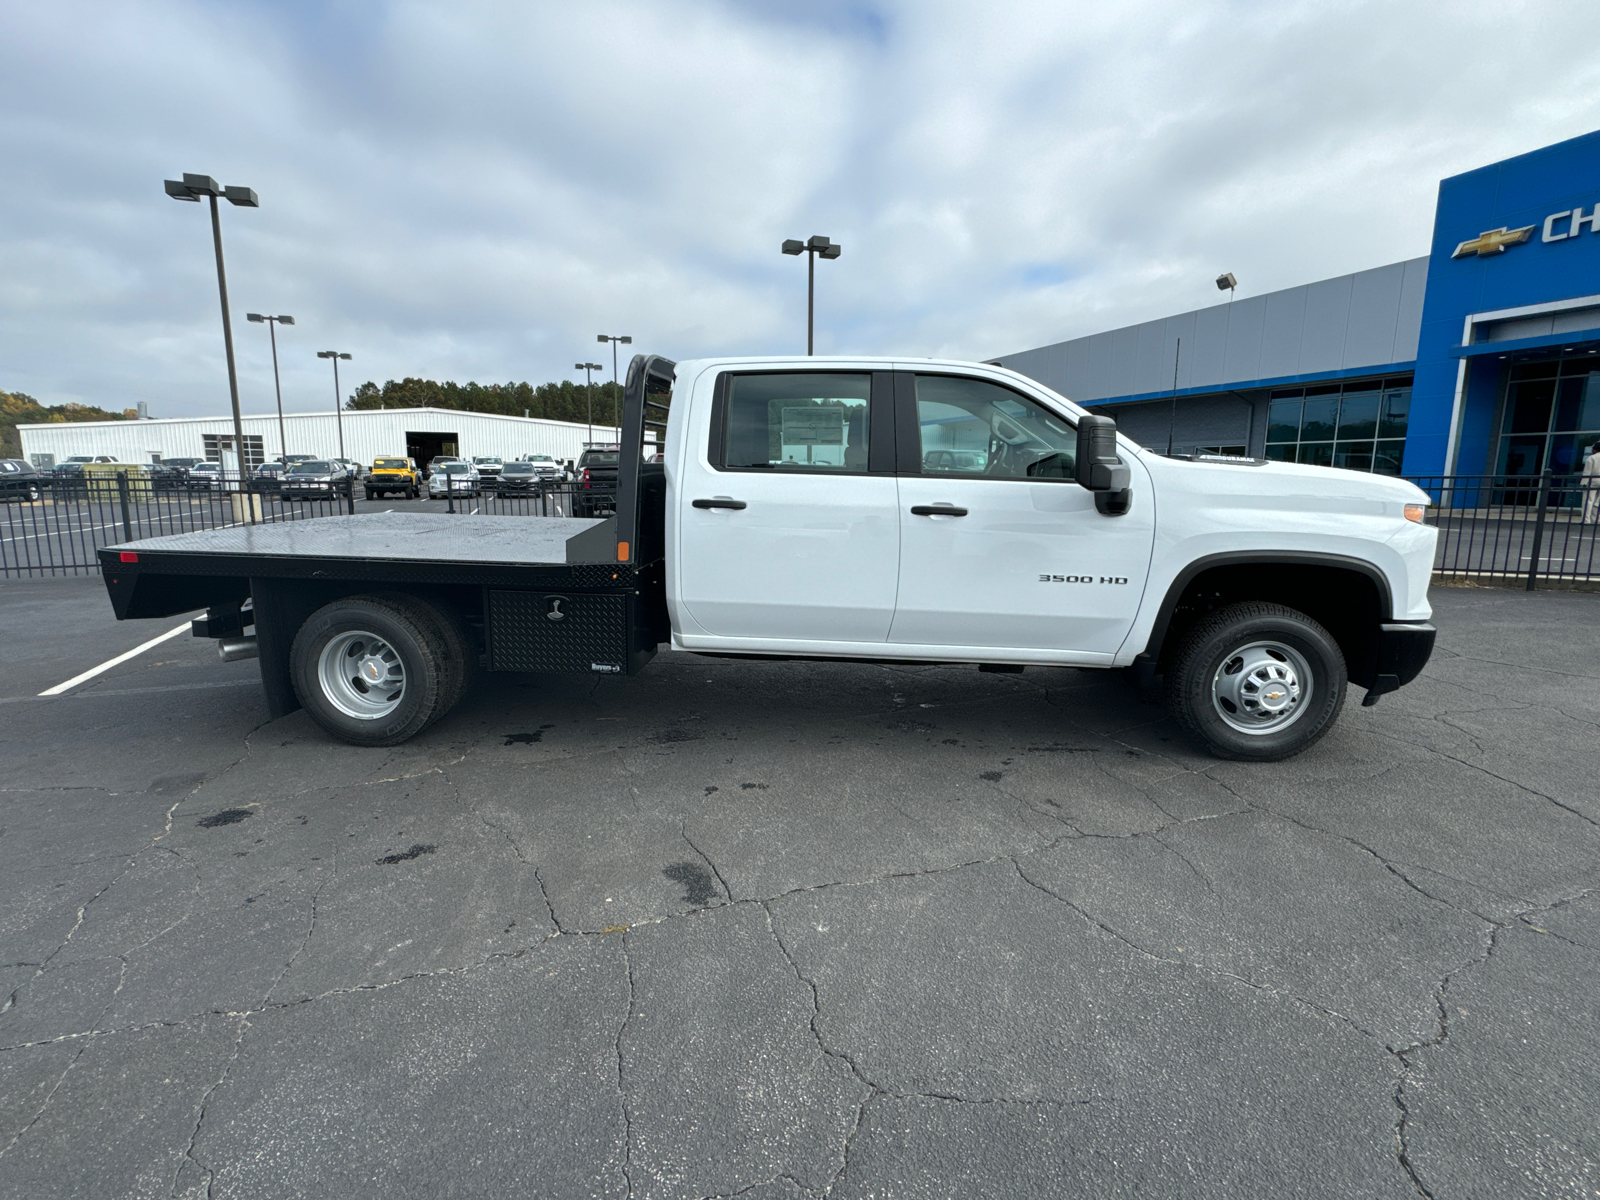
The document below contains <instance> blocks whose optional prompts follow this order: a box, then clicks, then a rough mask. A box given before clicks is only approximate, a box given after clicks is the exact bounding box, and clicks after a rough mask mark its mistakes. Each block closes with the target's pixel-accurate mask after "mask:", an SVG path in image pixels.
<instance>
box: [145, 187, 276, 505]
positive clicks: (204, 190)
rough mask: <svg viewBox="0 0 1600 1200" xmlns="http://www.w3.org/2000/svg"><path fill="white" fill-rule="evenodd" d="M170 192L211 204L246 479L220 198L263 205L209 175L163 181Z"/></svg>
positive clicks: (236, 431)
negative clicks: (201, 199)
mask: <svg viewBox="0 0 1600 1200" xmlns="http://www.w3.org/2000/svg"><path fill="white" fill-rule="evenodd" d="M162 186H163V187H164V188H165V189H166V193H167V195H169V196H171V197H172V198H173V199H174V200H186V201H189V202H191V203H194V204H198V203H199V202H200V197H201V196H204V197H205V198H206V199H207V200H208V201H210V203H211V244H212V246H213V248H214V249H215V250H216V254H217V291H218V293H219V294H220V295H221V298H222V345H223V349H224V350H226V351H227V355H228V395H229V398H230V399H231V400H232V401H233V449H234V452H235V454H236V455H237V456H238V459H239V478H240V479H241V480H243V479H244V474H245V463H246V460H247V456H246V455H245V449H244V420H243V418H241V417H240V415H239V373H238V370H237V369H236V368H235V366H234V361H233V322H232V320H231V319H230V317H229V316H228V273H227V271H226V270H224V269H223V266H222V220H221V218H220V217H219V216H218V214H217V197H218V196H221V197H223V198H225V199H226V200H227V201H228V203H229V204H232V205H234V206H235V207H237V208H260V207H261V201H260V199H259V198H258V197H257V196H256V194H255V192H254V191H253V190H251V189H250V188H247V187H223V186H222V185H221V184H220V183H218V182H217V181H216V180H215V179H213V178H211V176H209V175H190V174H188V173H187V172H185V174H184V176H183V178H182V179H167V180H163V181H162Z"/></svg>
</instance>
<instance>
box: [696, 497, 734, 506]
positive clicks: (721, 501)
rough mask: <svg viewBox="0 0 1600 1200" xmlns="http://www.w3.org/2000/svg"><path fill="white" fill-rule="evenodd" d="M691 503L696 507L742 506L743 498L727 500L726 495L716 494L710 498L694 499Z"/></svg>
mask: <svg viewBox="0 0 1600 1200" xmlns="http://www.w3.org/2000/svg"><path fill="white" fill-rule="evenodd" d="M691 503H692V504H693V505H694V507H696V508H743V507H744V501H743V500H729V499H728V498H727V497H726V496H717V497H714V498H712V499H710V500H694V501H691Z"/></svg>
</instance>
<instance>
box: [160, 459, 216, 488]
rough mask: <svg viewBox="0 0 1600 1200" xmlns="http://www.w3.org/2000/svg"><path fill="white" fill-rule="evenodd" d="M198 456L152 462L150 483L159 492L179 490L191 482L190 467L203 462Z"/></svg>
mask: <svg viewBox="0 0 1600 1200" xmlns="http://www.w3.org/2000/svg"><path fill="white" fill-rule="evenodd" d="M202 461H203V460H202V459H198V458H163V459H162V460H161V461H160V462H158V463H151V464H150V484H151V486H152V487H154V488H155V489H156V491H158V492H171V491H179V490H181V489H183V488H185V487H187V486H188V484H189V469H190V468H191V467H193V466H195V465H196V464H197V463H200V462H202Z"/></svg>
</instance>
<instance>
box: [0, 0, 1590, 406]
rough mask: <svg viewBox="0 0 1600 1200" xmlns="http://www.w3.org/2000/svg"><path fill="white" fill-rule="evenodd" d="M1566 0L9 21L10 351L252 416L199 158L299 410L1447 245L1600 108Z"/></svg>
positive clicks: (232, 257)
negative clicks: (1523, 169)
mask: <svg viewBox="0 0 1600 1200" xmlns="http://www.w3.org/2000/svg"><path fill="white" fill-rule="evenodd" d="M1597 33H1600V9H1591V8H1588V7H1574V6H1571V5H1567V4H1560V3H1548V4H1524V5H1521V6H1516V5H1509V6H1508V5H1506V4H1504V3H1494V4H1490V3H1481V2H1480V3H1461V4H1457V5H1453V6H1448V7H1446V6H1439V5H1435V4H1420V3H1418V4H1410V3H1384V4H1376V3H1373V4H1365V3H1334V4H1330V3H1304V4H1298V5H1296V4H1286V3H1197V2H1195V0H1143V2H1135V3H1126V2H1125V3H1122V4H1118V5H1105V4H1094V5H1089V4H1064V3H1038V4H1029V3H1013V4H992V3H985V4H975V3H968V4H956V3H941V2H939V0H919V2H917V3H911V2H909V0H895V2H893V3H885V4H882V5H879V6H877V7H876V8H870V9H869V8H867V7H864V6H861V5H857V4H852V3H848V2H845V0H841V2H839V3H819V4H817V5H814V6H811V7H807V8H804V9H801V8H799V7H797V6H792V5H786V4H779V3H747V4H742V5H741V4H731V3H713V2H709V0H705V2H691V0H676V2H666V3H648V4H646V3H639V4H629V3H621V2H618V0H611V2H609V3H607V2H597V3H591V4H585V5H558V4H547V5H526V4H509V3H508V4H453V5H449V6H440V5H428V4H420V3H366V4H348V5H336V6H329V7H325V8H313V7H305V6H271V5H266V4H258V5H241V4H224V3H199V2H180V0H166V2H165V3H160V2H148V3H144V4H141V5H139V6H105V5H99V4H80V3H71V2H58V3H53V4H50V5H32V6H22V5H13V6H9V7H8V8H7V9H6V10H5V12H4V14H3V15H0V155H3V160H0V161H4V162H5V163H6V164H7V183H8V186H7V187H6V188H5V189H4V190H3V191H0V355H3V357H0V387H16V388H21V389H22V390H25V391H28V392H31V393H33V394H35V395H38V396H40V397H41V398H44V399H47V400H63V399H82V400H85V401H89V402H93V403H100V404H105V405H110V406H113V407H121V406H123V405H127V404H132V403H133V402H135V401H136V400H140V399H144V400H149V401H150V402H151V406H152V409H153V410H154V411H156V412H157V413H158V414H164V415H171V414H178V413H191V412H216V411H221V410H222V409H223V408H224V407H225V405H226V395H227V391H226V375H225V372H224V367H223V363H222V353H221V344H220V343H221V339H220V337H219V328H218V326H219V322H218V319H217V302H216V291H215V275H214V270H213V267H212V263H211V258H210V253H209V250H210V247H209V230H208V229H207V228H206V220H205V216H204V211H203V208H202V207H201V206H197V205H181V204H175V203H173V202H172V201H170V200H167V199H166V198H165V197H164V196H163V195H162V194H161V188H160V183H161V180H162V178H164V177H171V176H174V175H175V174H177V173H179V172H181V171H183V170H186V169H187V170H195V169H198V170H201V171H206V172H210V173H212V174H214V175H216V176H217V177H218V178H219V179H221V180H223V181H224V182H228V183H244V184H247V185H249V186H252V187H254V188H255V189H256V190H257V191H258V192H259V193H260V194H261V197H262V207H261V209H260V210H258V211H247V210H242V209H231V208H228V207H226V206H224V216H223V221H224V234H225V239H226V246H227V251H228V265H229V283H230V287H231V291H232V294H233V302H234V310H235V319H236V322H237V324H238V326H239V328H237V329H236V340H237V344H238V348H239V357H240V369H241V390H242V392H243V395H244V401H245V407H246V408H247V409H249V410H253V411H263V410H265V409H266V408H268V407H269V406H270V404H271V395H272V383H271V364H270V357H269V354H268V348H267V340H266V338H265V336H264V335H263V334H262V331H261V329H260V327H258V326H250V325H246V324H245V323H244V321H243V314H244V312H246V311H247V310H263V309H265V310H268V311H273V312H290V313H293V314H294V315H295V316H296V317H297V318H298V321H299V324H298V325H297V326H296V327H295V328H294V329H291V330H285V331H284V334H283V337H282V339H281V341H280V350H281V352H282V355H283V362H284V368H285V371H284V393H285V398H286V403H287V405H288V406H289V407H291V408H307V407H312V406H321V405H323V404H325V403H327V402H329V399H330V397H329V392H330V390H331V381H330V380H328V379H327V378H326V377H325V375H324V368H325V365H326V364H322V363H318V362H317V361H316V359H315V358H314V357H313V355H312V351H314V350H316V349H322V348H328V347H334V346H336V347H337V348H339V349H342V350H349V351H351V352H353V353H354V354H355V356H356V361H355V363H354V364H353V365H354V367H355V370H354V371H352V372H351V373H350V375H349V377H348V378H349V381H350V382H351V384H352V386H353V384H354V383H355V382H359V381H360V380H363V379H367V378H373V379H377V380H379V381H381V380H383V379H387V378H398V377H400V376H403V375H427V376H432V377H436V378H455V379H461V380H464V379H468V378H475V379H479V380H490V379H499V380H507V379H529V380H533V381H535V382H538V381H542V380H545V379H550V378H561V377H565V376H570V375H571V374H572V371H571V364H572V363H573V362H574V361H578V360H581V359H585V358H594V357H595V351H596V350H597V349H599V347H598V346H596V344H595V342H594V335H595V333H597V332H599V331H600V330H602V329H604V330H606V331H608V332H620V333H631V334H633V335H634V337H635V339H636V346H639V347H642V348H646V349H650V350H657V351H660V352H662V353H666V354H669V355H673V356H676V357H687V356H690V355H697V354H704V353H718V352H725V351H726V352H746V351H772V352H781V351H785V350H794V349H798V348H799V347H800V346H801V345H802V339H803V336H804V281H803V278H802V276H803V273H804V265H803V262H801V261H799V260H795V259H792V258H784V257H783V256H781V255H780V254H779V253H778V242H779V241H780V240H781V239H783V238H785V237H805V236H807V235H809V234H812V233H826V234H828V235H830V236H832V237H833V238H834V239H835V240H837V241H839V242H842V243H843V244H844V246H845V254H844V257H843V258H841V259H840V260H838V261H836V262H829V263H822V264H819V269H818V295H819V299H818V313H819V321H818V326H819V349H822V350H825V351H841V352H849V351H863V352H884V353H907V354H952V355H958V356H966V357H988V356H991V355H994V354H997V353H1002V352H1009V351H1014V350H1018V349H1021V348H1024V347H1027V346H1031V345H1037V344H1040V343H1043V342H1047V341H1054V340H1058V339H1060V338H1062V337H1067V336H1075V335H1078V334H1082V333H1088V332H1093V331H1094V330H1097V329H1102V328H1109V327H1113V326H1116V325H1121V324H1125V323H1128V322H1131V321H1136V320H1143V319H1147V318H1150V317H1156V316H1161V315H1165V314H1167V313H1169V312H1174V311H1178V310H1181V309H1183V308H1187V307H1192V306H1194V305H1197V304H1203V303H1207V302H1209V301H1211V300H1213V299H1215V295H1216V293H1215V291H1214V289H1213V288H1212V287H1211V284H1210V282H1209V281H1210V279H1211V278H1212V277H1213V276H1214V275H1215V274H1217V273H1218V272H1219V271H1221V270H1232V271H1234V272H1235V273H1237V274H1238V276H1239V278H1240V280H1241V282H1242V284H1243V289H1244V291H1243V293H1242V294H1249V293H1253V292H1261V291H1266V290H1269V289H1272V288H1276V287H1284V286H1289V285H1292V284H1295V283H1300V282H1305V281H1308V280H1311V279H1316V278H1321V277H1324V276H1328V275H1333V274H1338V273H1342V272H1346V271H1351V270H1356V269H1360V268H1364V267H1369V266H1374V265H1377V264H1379V263H1383V262H1390V261H1394V260H1396V259H1400V258H1406V257H1410V256H1413V255H1417V254H1421V253H1424V252H1426V249H1427V240H1428V233H1429V229H1430V227H1431V222H1432V210H1433V200H1434V189H1435V186H1436V184H1437V181H1438V179H1439V178H1440V177H1442V176H1444V175H1448V174H1452V173H1455V172H1457V171H1460V170H1465V169H1469V168H1471V167H1474V166H1478V165H1481V164H1483V163H1485V162H1490V161H1493V160H1495V159H1498V158H1501V157H1505V156H1507V155H1509V154H1514V153H1520V152H1523V151H1526V150H1530V149H1534V148H1536V147H1538V146H1540V145H1544V144H1546V143H1549V142H1552V141H1556V140H1559V139H1561V138H1564V137H1570V136H1573V135H1575V134H1578V133H1583V132H1587V131H1588V130H1590V129H1592V128H1594V127H1596V126H1597V125H1600V88H1597V87H1596V84H1597V83H1600V59H1597V58H1596V56H1594V55H1593V54H1592V52H1590V50H1589V47H1590V46H1591V45H1592V44H1593V43H1594V41H1595V35H1596V34H1597Z"/></svg>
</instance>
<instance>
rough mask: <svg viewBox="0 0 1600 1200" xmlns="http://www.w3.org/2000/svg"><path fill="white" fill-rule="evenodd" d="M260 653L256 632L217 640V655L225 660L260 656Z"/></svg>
mask: <svg viewBox="0 0 1600 1200" xmlns="http://www.w3.org/2000/svg"><path fill="white" fill-rule="evenodd" d="M260 655H261V651H260V650H259V649H257V647H256V638H255V634H251V635H250V636H249V637H241V638H219V639H218V641H217V657H218V658H220V659H222V661H223V662H238V661H239V660H240V659H245V658H259V657H260Z"/></svg>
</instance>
